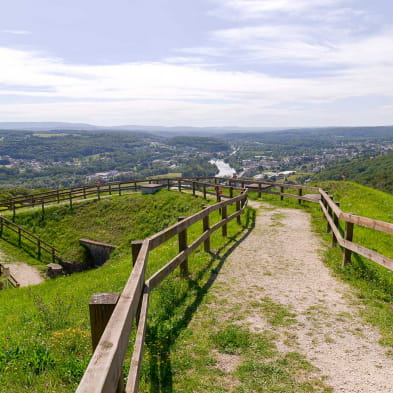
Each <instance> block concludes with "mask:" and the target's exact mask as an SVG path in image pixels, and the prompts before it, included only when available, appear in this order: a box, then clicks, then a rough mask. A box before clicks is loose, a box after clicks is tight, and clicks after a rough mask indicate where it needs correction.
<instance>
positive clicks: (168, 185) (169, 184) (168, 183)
mask: <svg viewBox="0 0 393 393" xmlns="http://www.w3.org/2000/svg"><path fill="white" fill-rule="evenodd" d="M167 188H168V191H169V190H170V189H171V183H170V180H169V179H167Z"/></svg>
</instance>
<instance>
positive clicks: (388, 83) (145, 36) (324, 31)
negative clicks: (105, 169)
mask: <svg viewBox="0 0 393 393" xmlns="http://www.w3.org/2000/svg"><path fill="white" fill-rule="evenodd" d="M392 16H393V2H392V1H389V0H113V1H108V0H83V1H81V0H56V1H54V0H34V2H33V1H31V0H12V1H7V2H6V1H4V2H3V3H2V5H1V12H0V121H73V122H88V123H93V124H101V125H121V124H140V125H167V126H173V125H190V126H260V127H270V126H275V127H276V126H277V127H281V126H282V127H290V126H327V125H388V124H393V22H392Z"/></svg>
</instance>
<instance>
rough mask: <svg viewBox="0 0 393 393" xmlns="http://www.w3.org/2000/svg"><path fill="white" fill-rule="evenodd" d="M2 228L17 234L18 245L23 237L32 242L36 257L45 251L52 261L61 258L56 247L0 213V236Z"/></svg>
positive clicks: (0, 235)
mask: <svg viewBox="0 0 393 393" xmlns="http://www.w3.org/2000/svg"><path fill="white" fill-rule="evenodd" d="M4 229H8V230H10V231H11V232H14V233H15V234H16V235H17V238H18V246H19V247H20V246H21V244H22V240H23V239H24V240H25V241H27V242H29V243H31V244H33V245H34V246H35V249H36V253H37V258H38V259H40V258H41V254H42V252H46V253H47V254H48V255H49V256H50V257H51V258H52V262H56V261H61V260H62V259H61V257H60V255H59V254H60V251H59V250H58V249H57V248H56V247H54V246H52V245H51V244H49V243H48V242H46V241H45V240H43V239H41V238H40V237H38V236H37V235H34V233H31V232H29V231H27V230H26V229H24V228H23V227H21V226H20V225H17V224H15V223H14V222H13V221H11V220H9V219H8V218H5V217H3V216H1V215H0V238H2V237H3V232H4Z"/></svg>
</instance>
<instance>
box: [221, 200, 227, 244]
mask: <svg viewBox="0 0 393 393" xmlns="http://www.w3.org/2000/svg"><path fill="white" fill-rule="evenodd" d="M227 217H228V214H227V207H226V206H223V207H222V208H221V219H222V220H225V219H226V218H227ZM222 236H224V237H226V236H227V224H224V225H223V226H222Z"/></svg>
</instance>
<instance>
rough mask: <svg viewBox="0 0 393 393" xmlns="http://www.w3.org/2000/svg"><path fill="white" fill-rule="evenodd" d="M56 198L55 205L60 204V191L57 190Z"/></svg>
mask: <svg viewBox="0 0 393 393" xmlns="http://www.w3.org/2000/svg"><path fill="white" fill-rule="evenodd" d="M56 197H57V203H60V191H59V190H57V194H56Z"/></svg>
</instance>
